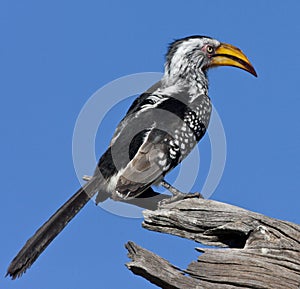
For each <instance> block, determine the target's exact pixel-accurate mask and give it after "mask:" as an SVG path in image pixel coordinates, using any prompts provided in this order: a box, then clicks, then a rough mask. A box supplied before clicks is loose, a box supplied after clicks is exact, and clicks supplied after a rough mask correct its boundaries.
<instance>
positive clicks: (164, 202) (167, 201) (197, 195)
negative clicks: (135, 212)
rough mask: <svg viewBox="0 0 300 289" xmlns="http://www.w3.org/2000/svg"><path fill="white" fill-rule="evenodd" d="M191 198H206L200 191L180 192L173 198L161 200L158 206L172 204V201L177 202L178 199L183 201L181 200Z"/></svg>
mask: <svg viewBox="0 0 300 289" xmlns="http://www.w3.org/2000/svg"><path fill="white" fill-rule="evenodd" d="M190 198H198V199H204V198H203V196H202V195H201V194H200V193H198V192H196V193H188V194H186V193H181V192H180V193H179V194H176V195H173V196H172V197H171V198H166V199H163V200H161V201H160V202H159V203H158V207H161V206H164V205H168V204H172V203H175V202H178V201H181V200H185V199H190Z"/></svg>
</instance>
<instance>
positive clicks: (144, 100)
mask: <svg viewBox="0 0 300 289" xmlns="http://www.w3.org/2000/svg"><path fill="white" fill-rule="evenodd" d="M225 65H226V66H235V67H238V68H241V69H244V70H246V71H248V72H250V73H251V74H253V75H254V76H257V74H256V72H255V70H254V68H253V66H252V65H251V63H250V61H249V60H248V58H247V57H246V56H245V55H244V53H243V52H242V51H241V50H240V49H238V48H236V47H234V46H232V45H230V44H225V43H221V42H219V41H218V40H216V39H213V38H210V37H206V36H198V35H197V36H190V37H186V38H182V39H179V40H176V41H174V42H173V43H171V44H170V46H169V49H168V52H167V54H166V61H165V70H164V75H163V77H162V79H161V80H160V81H159V82H158V83H156V84H155V85H153V86H152V87H151V88H149V89H148V90H147V91H146V92H144V93H143V94H141V95H140V96H139V97H138V98H136V99H135V101H134V102H133V103H132V105H131V106H130V108H129V110H128V112H127V114H126V115H125V117H124V118H123V119H122V120H121V122H120V123H119V125H118V127H117V128H116V131H115V133H114V135H113V137H112V140H111V142H110V145H109V147H108V149H107V150H106V152H105V153H104V154H103V155H102V157H101V158H100V160H99V162H98V165H97V168H96V170H95V172H94V175H93V176H92V177H91V178H89V179H88V181H87V183H86V184H85V185H84V186H82V187H81V188H80V189H79V190H78V191H77V192H76V193H75V194H74V195H73V196H72V197H71V198H70V199H69V200H68V201H66V203H65V204H64V205H63V206H62V207H60V208H59V209H58V210H57V211H56V212H55V213H54V214H53V215H52V216H51V217H50V219H49V220H48V221H47V222H46V223H45V224H44V225H42V226H41V227H40V228H39V229H38V230H37V231H36V233H35V234H34V235H33V236H32V237H31V238H30V239H29V240H28V241H27V242H26V244H25V245H24V247H23V248H22V249H21V251H20V252H19V253H18V254H17V255H16V257H15V258H14V259H13V260H12V262H11V264H10V265H9V268H8V270H7V275H9V276H11V278H12V279H15V278H17V277H20V276H21V275H22V274H23V273H24V272H25V271H26V270H27V269H28V268H29V267H30V266H31V265H32V264H33V262H34V261H35V260H36V259H37V258H38V256H39V255H40V254H41V253H42V252H43V251H44V249H45V248H46V247H47V246H48V245H49V243H50V242H51V241H52V240H53V239H54V238H55V237H56V236H57V235H58V234H59V233H60V232H61V231H62V230H63V228H64V227H65V226H66V225H67V224H68V223H69V222H70V220H71V219H72V218H74V216H75V215H76V214H77V213H78V212H79V211H80V210H81V209H82V207H83V206H84V205H85V204H86V203H87V202H88V201H89V199H90V198H92V197H94V196H95V195H96V194H97V195H96V196H97V197H96V202H100V201H103V200H105V199H106V198H107V197H110V198H112V199H114V200H129V199H132V198H136V197H138V196H139V195H141V194H145V193H147V192H148V193H149V192H150V194H151V190H152V189H151V186H152V185H159V184H160V185H163V186H165V187H167V188H169V189H170V191H171V192H172V193H173V194H174V198H178V196H180V193H179V192H178V191H177V190H176V189H175V188H173V187H172V186H171V185H169V184H168V183H166V182H165V180H164V176H165V175H166V174H167V173H168V172H169V171H171V170H172V169H173V168H174V167H176V166H177V165H178V164H179V163H180V162H181V161H182V160H183V159H184V158H185V157H186V156H187V155H188V154H189V152H190V151H191V150H192V149H193V147H194V146H195V145H196V144H197V142H199V141H200V139H201V138H202V137H203V135H204V134H205V132H206V129H207V126H208V123H209V119H210V115H211V110H212V106H211V102H210V98H209V96H208V80H207V71H208V70H209V69H210V68H212V67H217V66H225Z"/></svg>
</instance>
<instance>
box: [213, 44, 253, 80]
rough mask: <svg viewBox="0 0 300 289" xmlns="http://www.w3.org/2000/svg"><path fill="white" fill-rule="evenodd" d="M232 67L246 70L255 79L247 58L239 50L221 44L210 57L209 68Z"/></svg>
mask: <svg viewBox="0 0 300 289" xmlns="http://www.w3.org/2000/svg"><path fill="white" fill-rule="evenodd" d="M216 66H234V67H238V68H241V69H243V70H246V71H248V72H250V73H251V74H253V75H254V76H256V77H257V74H256V71H255V69H254V67H253V66H252V64H251V63H250V61H249V59H248V58H247V56H246V55H245V54H244V53H243V52H242V50H240V49H239V48H237V47H235V46H233V45H230V44H226V43H221V45H220V46H219V47H218V48H217V49H216V50H215V54H213V55H212V60H211V63H210V67H216Z"/></svg>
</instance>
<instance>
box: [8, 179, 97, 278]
mask: <svg viewBox="0 0 300 289" xmlns="http://www.w3.org/2000/svg"><path fill="white" fill-rule="evenodd" d="M95 183H97V181H96V180H95V179H91V180H90V181H89V182H88V183H86V184H85V185H84V186H83V187H82V188H80V189H79V190H78V191H77V192H76V193H75V194H74V195H73V196H72V197H71V198H70V199H69V200H68V201H66V202H65V204H64V205H62V206H61V207H60V208H59V209H58V210H57V211H56V212H55V213H54V214H53V215H52V216H51V217H50V218H49V220H48V221H47V222H46V223H45V224H44V225H42V226H41V227H40V228H39V229H38V230H37V231H36V232H35V234H34V235H33V236H32V237H31V238H30V239H29V240H28V241H27V242H26V244H25V245H24V247H23V248H22V249H21V250H20V252H19V253H18V254H17V256H16V257H15V258H14V259H13V260H12V262H11V263H10V265H9V267H8V269H7V273H6V276H10V277H11V278H12V279H16V278H18V277H20V276H21V275H22V274H23V273H25V271H26V270H27V269H28V268H29V267H30V266H31V265H32V264H33V263H34V261H35V260H36V259H37V258H38V257H39V255H40V254H41V253H42V252H43V251H44V250H45V249H46V248H47V246H48V245H49V244H50V243H51V241H52V240H53V239H54V238H55V237H56V236H57V235H58V234H59V233H60V232H61V231H62V230H63V229H64V228H65V226H66V225H67V224H68V223H69V222H70V221H71V220H72V219H73V218H74V217H75V215H76V214H77V213H78V212H79V211H80V209H82V207H83V206H84V205H85V204H86V203H87V202H88V201H89V199H90V198H91V197H93V195H94V194H95V193H96V184H95Z"/></svg>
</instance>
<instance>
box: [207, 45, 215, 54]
mask: <svg viewBox="0 0 300 289" xmlns="http://www.w3.org/2000/svg"><path fill="white" fill-rule="evenodd" d="M206 51H207V53H209V54H212V53H213V52H214V48H213V47H212V46H210V45H207V47H206Z"/></svg>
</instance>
